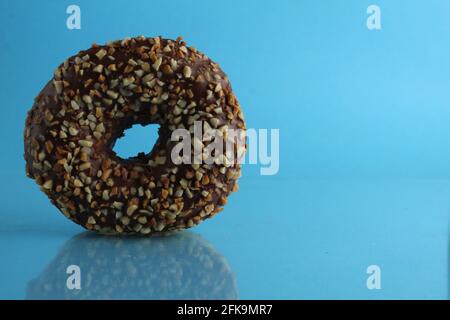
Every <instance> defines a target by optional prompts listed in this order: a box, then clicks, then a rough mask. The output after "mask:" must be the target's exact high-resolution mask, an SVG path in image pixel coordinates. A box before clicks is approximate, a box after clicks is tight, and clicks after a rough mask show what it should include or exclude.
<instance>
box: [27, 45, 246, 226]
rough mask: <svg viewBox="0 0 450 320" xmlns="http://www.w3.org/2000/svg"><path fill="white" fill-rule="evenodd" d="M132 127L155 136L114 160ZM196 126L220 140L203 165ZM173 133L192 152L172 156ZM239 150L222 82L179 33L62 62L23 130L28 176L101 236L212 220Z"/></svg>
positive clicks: (229, 187)
mask: <svg viewBox="0 0 450 320" xmlns="http://www.w3.org/2000/svg"><path fill="white" fill-rule="evenodd" d="M135 124H141V125H144V126H145V125H148V124H158V125H159V130H158V139H157V141H156V143H155V145H154V146H153V149H152V150H151V151H150V152H148V153H145V152H141V153H139V154H138V155H137V156H135V157H131V158H127V159H124V158H121V157H120V156H118V155H117V154H116V153H115V152H114V151H113V147H114V144H115V142H116V140H117V139H118V138H119V137H122V136H123V135H124V131H125V130H126V129H128V128H130V127H131V126H133V125H135ZM198 124H200V129H201V130H202V131H203V133H208V132H213V131H214V132H215V133H217V134H218V135H219V136H220V137H222V138H223V139H224V140H226V143H225V145H226V146H224V147H223V153H217V152H211V154H210V158H211V157H212V159H213V161H204V160H205V149H207V147H208V145H209V146H210V145H212V143H213V141H214V139H209V140H208V139H207V135H203V136H201V137H200V138H199V137H198V136H197V135H196V133H195V132H196V127H195V126H196V125H198ZM179 130H184V132H187V133H188V135H189V137H188V138H190V145H189V151H191V152H192V150H194V156H191V155H190V154H187V152H185V150H186V149H182V150H183V151H182V152H179V154H178V156H177V157H175V158H174V156H173V154H174V153H173V151H174V148H175V147H176V146H179V143H180V141H175V140H174V133H175V132H177V131H179ZM232 130H234V131H236V132H238V134H237V135H236V134H235V135H233V136H234V137H236V139H235V138H230V135H229V133H228V132H230V131H232ZM205 137H206V138H205ZM215 137H217V136H215ZM246 147H247V146H246V144H245V122H244V118H243V114H242V111H241V108H240V105H239V102H238V101H237V99H236V96H235V95H234V93H233V91H232V88H231V85H230V82H229V80H228V77H227V76H226V74H225V73H224V72H223V71H222V70H221V68H220V67H219V65H218V64H217V63H215V62H213V61H212V60H211V59H209V58H208V57H207V56H206V55H205V54H203V53H201V52H200V51H198V50H197V49H195V48H193V47H188V46H187V45H186V43H185V42H184V41H183V39H182V38H181V37H178V38H177V39H176V40H170V39H164V38H162V37H154V38H147V37H144V36H140V37H134V38H127V39H124V40H118V41H113V42H110V43H107V44H105V45H97V44H93V45H92V46H91V48H89V49H87V50H83V51H80V52H79V53H78V54H76V55H74V56H72V57H70V58H68V59H67V60H66V61H65V62H64V63H62V64H61V65H60V66H59V67H58V68H57V69H56V70H55V72H54V75H53V78H52V79H51V80H50V81H49V82H48V83H47V84H46V85H45V87H44V88H43V89H42V91H41V92H40V93H39V94H38V96H37V97H36V98H35V101H34V104H33V106H32V108H31V110H30V111H29V112H28V115H27V119H26V122H25V132H24V150H25V152H24V158H25V161H26V174H27V176H28V177H30V178H32V179H34V180H35V181H36V183H37V184H38V185H39V186H40V189H41V190H42V191H43V192H44V193H45V194H46V195H47V196H48V198H49V199H50V201H51V202H52V203H53V204H54V205H55V206H56V207H57V208H58V209H59V210H60V211H61V212H62V213H63V214H64V216H66V217H67V218H69V219H71V220H72V221H74V222H75V223H77V224H79V225H81V226H83V227H84V228H86V229H88V230H93V231H97V232H99V233H104V234H111V233H113V234H159V233H164V232H168V231H175V230H181V229H186V228H190V227H193V226H195V225H197V224H199V223H200V222H202V221H203V220H205V219H207V218H210V217H213V216H214V215H216V214H217V213H219V212H220V211H221V210H222V209H223V208H224V205H225V204H226V203H227V198H228V196H229V195H230V194H231V193H232V192H234V191H237V190H238V185H237V181H238V179H239V177H240V175H241V161H238V160H239V159H242V157H243V155H244V153H245V151H246ZM199 148H200V149H199ZM196 150H197V153H195V152H196ZM198 150H200V151H201V152H200V153H199V152H198ZM180 159H181V160H183V161H181V162H180ZM185 160H189V161H185ZM196 160H197V161H196ZM198 160H200V161H198Z"/></svg>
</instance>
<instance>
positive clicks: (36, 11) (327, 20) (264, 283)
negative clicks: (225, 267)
mask: <svg viewBox="0 0 450 320" xmlns="http://www.w3.org/2000/svg"><path fill="white" fill-rule="evenodd" d="M70 4H76V5H79V6H80V7H81V20H82V22H81V30H68V29H67V28H66V18H67V16H68V15H67V14H66V8H67V6H68V5H70ZM370 4H377V5H379V6H380V7H381V18H382V29H381V30H379V31H370V30H368V29H367V27H366V19H367V14H366V9H367V7H368V6H369V5H370ZM449 15H450V2H448V1H445V0H439V1H438V0H431V1H430V0H429V1H419V0H414V1H411V0H410V1H406V0H405V1H400V0H397V1H395V2H394V1H382V0H377V1H365V0H347V1H331V0H329V1H325V0H322V1H313V0H310V1H305V0H302V1H294V0H292V1H287V0H285V1H262V0H260V1H256V0H247V1H237V0H233V1H206V0H197V1H181V0H180V1H136V0H135V1H50V0H47V1H23V0H22V1H6V0H0V34H1V36H0V48H1V50H0V67H1V69H0V70H1V72H2V76H1V78H0V102H1V107H0V139H1V141H0V143H1V147H2V153H1V158H0V181H1V182H2V183H1V184H0V194H1V201H2V209H1V211H0V257H1V265H0V298H18V299H20V298H24V297H25V288H26V285H27V283H28V282H29V281H30V280H31V279H33V278H36V277H38V276H39V274H40V273H41V272H42V270H43V269H44V268H45V267H46V266H47V265H48V264H49V262H50V261H51V260H52V259H54V257H55V256H56V255H57V253H58V251H59V250H61V248H62V247H63V245H64V243H65V242H66V241H68V240H69V239H70V238H72V236H74V235H76V234H78V233H80V232H82V229H81V228H80V227H78V226H76V225H74V224H72V223H70V222H69V221H67V220H66V219H65V218H64V217H63V216H62V215H61V214H59V213H58V211H57V210H56V209H55V208H54V207H52V205H51V204H50V203H49V201H48V200H47V199H46V198H45V196H44V195H43V194H42V193H41V192H40V191H39V190H38V187H37V186H36V185H35V183H34V182H33V181H32V180H29V179H27V178H26V177H25V170H24V160H23V129H24V121H25V117H26V112H27V111H28V109H29V108H30V107H31V105H32V103H33V99H34V97H35V96H36V95H37V94H38V93H39V91H40V89H41V88H42V87H43V86H44V85H45V83H46V82H47V81H48V80H49V79H50V77H51V76H52V72H53V70H54V69H55V67H56V66H57V65H59V64H60V63H61V62H62V61H64V59H65V58H67V57H68V56H71V55H73V54H75V53H76V52H78V51H79V50H81V49H85V48H87V47H89V46H90V45H91V44H92V43H94V42H96V43H104V42H106V41H109V40H114V39H120V38H123V37H127V36H137V35H141V34H143V35H146V36H157V35H161V36H163V37H166V38H176V37H177V36H179V35H182V36H183V37H184V39H185V40H186V41H187V43H188V44H189V45H192V46H194V47H196V48H198V49H199V50H201V51H203V52H205V53H206V54H207V55H209V56H210V57H211V58H212V59H213V60H215V61H216V62H218V63H219V64H220V65H221V67H222V68H223V69H224V70H225V72H226V73H227V74H228V76H229V78H230V80H231V82H232V85H233V89H234V91H235V93H236V95H237V97H238V99H239V101H240V104H241V106H242V108H243V111H244V115H245V118H246V122H247V126H248V127H249V128H257V129H258V128H269V129H270V128H278V129H280V171H279V173H278V174H277V175H275V176H261V175H260V173H259V172H260V171H259V170H260V166H258V165H246V166H245V167H244V172H243V177H242V179H241V182H240V186H241V190H240V191H239V192H238V193H236V194H234V195H232V197H231V198H230V201H229V204H228V205H227V208H226V210H225V211H223V213H221V214H220V215H219V216H217V217H215V218H214V219H212V220H209V221H207V222H205V223H204V224H202V225H201V226H199V227H197V228H195V229H193V230H192V232H194V233H198V234H201V235H202V236H203V237H204V238H205V239H207V241H208V242H209V243H211V244H212V245H213V246H214V247H215V248H216V249H217V251H218V252H220V254H221V255H223V257H224V258H225V259H226V260H227V261H228V263H229V265H230V267H231V269H232V270H233V272H234V274H235V275H236V279H237V286H238V289H239V297H240V298H289V299H292V298H302V299H309V298H368V299H372V298H373V299H379V298H444V299H446V298H448V294H449V293H448V291H449V284H450V281H449V274H448V273H449V266H448V262H449V251H450V250H449V248H448V243H449V214H450V180H449V178H450V148H449V145H450V99H449V94H448V93H449V86H450V58H449V57H450V42H449V41H448V36H447V35H448V34H449V33H450V19H449ZM151 141H154V132H153V133H149V131H148V130H142V129H141V130H134V131H133V132H132V133H131V138H130V139H128V140H126V143H124V142H120V143H119V144H118V146H117V147H118V148H117V151H119V152H121V153H123V154H133V153H136V152H137V151H139V150H141V149H142V148H143V149H146V148H149V146H151ZM111 254H113V255H114V254H116V253H114V252H112V253H111ZM371 264H377V265H379V266H380V267H381V269H382V289H381V290H372V291H371V290H368V289H367V288H366V278H367V274H366V268H367V266H368V265H371Z"/></svg>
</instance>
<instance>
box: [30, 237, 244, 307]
mask: <svg viewBox="0 0 450 320" xmlns="http://www.w3.org/2000/svg"><path fill="white" fill-rule="evenodd" d="M71 265H76V266H78V267H79V268H80V269H79V270H80V289H72V290H70V289H68V286H67V279H68V278H69V277H70V276H71V274H70V273H69V274H68V273H67V272H66V271H67V268H68V267H69V266H71ZM26 298H27V299H237V298H238V289H237V285H236V279H235V276H234V273H233V272H232V270H231V268H230V266H229V265H228V263H227V261H226V260H225V258H224V257H223V256H222V255H221V254H220V253H219V252H217V250H216V249H215V248H214V247H213V246H212V245H211V244H210V243H209V242H207V241H206V240H205V239H203V238H202V237H201V236H199V235H197V234H194V233H191V232H179V233H176V234H173V235H170V236H160V237H152V238H143V237H126V238H118V237H104V236H98V235H95V234H92V233H91V232H83V233H81V234H78V235H76V236H75V237H73V238H72V239H70V240H69V241H68V242H67V243H66V244H65V245H64V247H63V248H62V249H61V250H60V252H59V253H58V255H57V256H56V258H55V259H53V261H51V262H50V264H49V265H48V266H47V267H46V269H45V270H44V271H43V272H42V273H41V274H40V275H39V276H38V277H37V278H36V279H33V280H31V281H30V282H29V283H28V286H27V295H26Z"/></svg>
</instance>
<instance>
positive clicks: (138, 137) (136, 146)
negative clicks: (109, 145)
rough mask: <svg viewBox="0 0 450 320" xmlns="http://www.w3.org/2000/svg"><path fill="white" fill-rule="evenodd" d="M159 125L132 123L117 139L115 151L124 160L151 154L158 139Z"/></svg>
mask: <svg viewBox="0 0 450 320" xmlns="http://www.w3.org/2000/svg"><path fill="white" fill-rule="evenodd" d="M159 127H160V126H159V125H158V124H147V125H144V124H134V125H132V126H131V127H130V128H128V129H125V130H124V132H123V136H122V137H120V138H118V139H117V140H116V142H115V144H114V147H113V151H114V152H115V153H116V155H117V156H118V157H119V158H121V159H123V160H128V159H132V158H136V157H138V156H143V155H144V154H145V155H147V154H149V153H150V152H151V151H152V149H153V146H154V145H155V144H156V141H157V140H158V137H159V133H158V131H159Z"/></svg>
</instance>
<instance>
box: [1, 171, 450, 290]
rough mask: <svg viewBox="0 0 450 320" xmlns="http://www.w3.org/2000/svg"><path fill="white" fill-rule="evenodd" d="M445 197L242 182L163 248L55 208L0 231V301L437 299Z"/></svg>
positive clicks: (401, 183)
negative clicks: (375, 274)
mask: <svg viewBox="0 0 450 320" xmlns="http://www.w3.org/2000/svg"><path fill="white" fill-rule="evenodd" d="M281 186H283V188H284V189H285V190H289V191H287V192H285V193H283V194H278V195H277V196H276V199H274V198H273V196H274V193H273V191H274V190H275V188H277V187H281ZM255 193H256V194H258V195H259V196H258V197H251V196H250V195H251V194H255ZM449 194H450V181H446V180H276V179H274V180H273V181H271V182H270V183H262V182H261V181H259V182H258V181H252V180H250V179H249V180H243V181H242V183H241V190H240V192H239V193H237V194H236V195H234V196H233V197H232V200H231V201H230V205H229V206H228V207H227V209H226V210H225V211H223V212H222V213H221V214H220V215H218V216H217V217H215V218H214V219H211V220H209V221H207V222H205V223H204V224H203V225H201V226H199V227H197V228H195V229H192V231H188V232H182V233H178V234H175V235H172V236H168V237H162V238H134V237H129V238H114V237H101V236H96V235H92V234H90V233H87V232H81V230H80V229H79V228H78V227H76V226H74V225H72V223H70V222H69V221H66V220H65V218H63V217H62V216H61V217H59V216H58V213H57V212H56V210H53V212H52V215H53V216H54V218H55V219H54V222H52V224H47V223H44V222H42V221H38V220H34V221H30V222H33V223H26V222H25V221H23V223H21V224H13V223H11V222H9V224H7V225H5V224H4V225H2V229H1V232H0V240H1V241H0V250H1V255H2V264H1V270H0V271H1V272H0V277H1V283H2V286H1V287H0V297H1V298H19V299H22V298H28V299H40V298H63V299H72V298H73V299H82V298H94V299H106V298H134V299H141V298H145V299H147V298H148V299H161V298H169V299H170V298H193V299H194V298H229V299H234V298H267V299H270V298H286V299H312V298H318V299H322V298H326V299H330V298H337V299H341V298H354V299H381V298H386V299H403V298H413V299H416V298H426V299H427V298H436V299H447V298H448V297H449V254H450V251H449V246H448V244H449V222H450V215H449V213H450V200H449V196H448V195H449ZM242 208H245V210H244V209H242ZM37 213H38V212H36V214H37ZM59 218H60V219H59ZM72 264H75V265H78V266H80V268H81V275H82V276H81V290H78V291H77V290H74V291H70V290H67V287H66V280H67V278H68V275H67V274H66V268H67V266H69V265H72ZM369 265H377V266H379V267H380V269H381V289H380V290H369V289H368V288H367V286H366V281H367V278H368V277H369V275H368V274H367V273H366V269H367V267H368V266H369Z"/></svg>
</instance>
